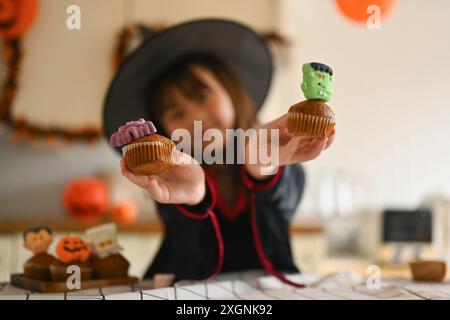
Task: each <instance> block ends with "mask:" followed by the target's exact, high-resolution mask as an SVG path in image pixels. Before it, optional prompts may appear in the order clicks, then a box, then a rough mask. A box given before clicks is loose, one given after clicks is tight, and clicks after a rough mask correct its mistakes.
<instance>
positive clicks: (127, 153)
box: [122, 142, 173, 168]
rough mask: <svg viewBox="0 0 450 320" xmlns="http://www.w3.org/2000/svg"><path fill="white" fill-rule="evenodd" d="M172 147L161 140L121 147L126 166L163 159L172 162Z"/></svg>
mask: <svg viewBox="0 0 450 320" xmlns="http://www.w3.org/2000/svg"><path fill="white" fill-rule="evenodd" d="M172 149H173V147H172V146H171V145H170V144H167V143H163V142H137V143H132V144H130V145H127V146H125V147H124V148H123V149H122V153H123V156H124V158H125V160H126V162H127V166H129V167H131V168H132V167H136V166H139V165H141V164H145V163H149V162H156V161H163V162H169V163H170V162H172Z"/></svg>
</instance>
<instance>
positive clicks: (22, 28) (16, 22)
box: [0, 0, 38, 38]
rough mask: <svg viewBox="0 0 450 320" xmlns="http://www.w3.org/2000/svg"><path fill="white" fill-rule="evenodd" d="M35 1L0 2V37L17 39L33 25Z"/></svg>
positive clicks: (0, 0)
mask: <svg viewBox="0 0 450 320" xmlns="http://www.w3.org/2000/svg"><path fill="white" fill-rule="evenodd" d="M37 11H38V2H37V0H0V37H2V38H18V37H20V36H21V35H23V34H24V33H25V32H26V31H27V30H28V28H29V27H30V26H31V24H32V23H33V21H34V19H35V17H36V15H37Z"/></svg>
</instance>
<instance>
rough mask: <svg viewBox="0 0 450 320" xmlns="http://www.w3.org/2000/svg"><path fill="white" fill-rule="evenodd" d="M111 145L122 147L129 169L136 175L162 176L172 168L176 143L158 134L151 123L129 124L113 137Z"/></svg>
mask: <svg viewBox="0 0 450 320" xmlns="http://www.w3.org/2000/svg"><path fill="white" fill-rule="evenodd" d="M110 144H111V145H112V146H113V147H122V154H123V157H124V159H125V162H126V164H127V167H128V169H129V170H130V172H131V173H133V174H135V175H155V174H160V173H163V172H165V171H167V170H168V169H169V168H170V167H171V166H172V152H173V150H174V148H175V143H174V142H173V141H172V140H170V139H168V138H166V137H163V136H161V135H158V134H156V128H155V126H154V125H153V123H152V122H151V121H145V120H144V119H139V120H137V121H130V122H127V123H126V124H125V125H123V126H121V127H119V129H118V131H117V132H115V133H113V134H112V135H111V138H110Z"/></svg>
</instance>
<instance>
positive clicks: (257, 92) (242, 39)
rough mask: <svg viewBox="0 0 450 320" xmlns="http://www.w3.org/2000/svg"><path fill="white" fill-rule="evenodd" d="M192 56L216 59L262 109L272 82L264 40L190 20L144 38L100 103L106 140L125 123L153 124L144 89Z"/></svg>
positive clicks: (242, 29) (232, 26) (234, 27)
mask: <svg viewBox="0 0 450 320" xmlns="http://www.w3.org/2000/svg"><path fill="white" fill-rule="evenodd" d="M191 53H197V54H198V53H200V54H207V55H212V56H215V57H216V58H218V59H220V60H221V62H222V63H224V64H225V66H227V67H228V68H229V69H230V70H231V72H233V74H234V75H235V76H236V77H237V78H238V79H239V81H240V82H241V83H242V85H243V86H244V87H245V89H246V90H247V92H248V94H249V95H250V97H251V98H252V99H253V102H254V103H255V105H256V107H257V108H258V109H259V108H261V106H262V104H263V102H264V100H265V98H266V95H267V93H268V91H269V86H270V82H271V78H272V58H271V55H270V52H269V50H268V48H267V46H266V44H265V42H264V40H263V39H262V38H261V37H260V36H259V35H258V34H256V33H255V32H254V31H253V30H251V29H250V28H248V27H246V26H244V25H242V24H240V23H237V22H233V21H230V20H221V19H207V20H195V21H190V22H187V23H183V24H180V25H177V26H174V27H172V28H170V29H167V30H165V31H162V32H160V33H156V34H155V35H152V36H150V37H148V38H147V39H145V40H144V42H143V43H142V44H141V46H140V47H139V48H138V49H136V50H135V51H134V52H133V53H132V54H130V55H129V56H128V57H127V58H126V60H125V61H124V62H123V63H122V65H121V66H120V68H119V70H118V71H117V73H116V75H115V77H114V79H113V81H112V83H111V85H110V87H109V90H108V92H107V95H106V99H105V103H104V109H103V128H104V132H105V136H106V138H107V139H108V140H109V138H110V136H111V135H112V134H113V133H114V132H115V131H116V130H117V128H118V127H119V126H121V125H123V124H124V123H125V122H127V121H131V120H137V119H139V118H144V119H147V120H152V119H149V118H148V108H150V106H149V105H148V102H147V101H146V99H145V89H146V88H147V87H148V85H149V83H151V81H152V80H153V79H154V78H155V77H157V76H158V75H159V73H160V72H162V71H163V70H165V69H166V68H168V67H169V66H170V65H171V64H173V63H174V62H176V61H177V60H178V59H180V58H182V57H183V56H186V55H189V54H191ZM118 151H119V150H118Z"/></svg>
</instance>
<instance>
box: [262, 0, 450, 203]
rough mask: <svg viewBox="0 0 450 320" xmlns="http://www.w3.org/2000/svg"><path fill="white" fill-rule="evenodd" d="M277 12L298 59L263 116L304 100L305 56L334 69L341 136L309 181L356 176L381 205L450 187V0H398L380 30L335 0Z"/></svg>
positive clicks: (303, 1) (291, 4)
mask: <svg viewBox="0 0 450 320" xmlns="http://www.w3.org/2000/svg"><path fill="white" fill-rule="evenodd" d="M280 12H281V14H282V19H280V23H281V30H282V31H284V32H286V33H288V34H289V35H290V36H291V37H292V38H293V40H295V43H296V45H295V48H294V49H293V52H292V55H291V59H292V60H291V62H292V65H291V68H289V70H281V71H280V72H279V78H278V79H277V81H276V83H275V88H276V89H278V90H279V93H277V94H280V95H281V96H280V97H278V98H277V99H273V101H276V102H278V103H279V106H278V107H275V106H273V108H269V109H268V110H265V114H264V118H266V119H268V118H271V117H274V116H275V115H277V114H282V113H283V112H285V111H286V109H287V108H288V107H289V105H291V104H293V103H295V102H296V101H299V100H300V99H303V96H302V94H301V91H300V89H299V85H300V82H301V65H302V64H303V63H304V62H308V61H322V62H324V63H327V64H329V65H331V66H332V67H333V68H334V70H335V77H334V97H333V99H332V101H330V103H329V104H330V106H332V107H333V109H334V111H335V113H336V116H337V139H336V142H335V144H334V145H333V147H332V149H330V150H329V151H327V152H326V153H325V154H324V155H323V156H322V157H321V158H320V159H318V160H316V161H314V162H311V163H308V164H307V169H308V173H309V176H310V178H311V179H310V182H311V180H312V183H314V179H316V178H317V177H318V176H319V175H320V174H321V173H322V172H340V174H344V175H345V174H347V175H350V176H351V177H352V179H354V180H357V181H358V182H359V183H361V184H362V185H363V186H365V188H366V190H367V191H366V192H365V194H364V196H365V197H366V200H367V201H368V203H371V204H373V205H375V206H385V205H394V206H415V205H417V204H418V203H419V202H420V201H421V199H422V198H423V197H424V196H425V195H427V194H428V193H432V192H438V193H445V194H446V195H448V196H450V143H449V141H448V137H450V124H449V120H450V103H449V101H450V41H449V32H450V19H449V18H448V15H449V13H450V2H449V1H445V0H436V1H420V0H408V1H399V4H398V6H397V7H396V8H395V10H394V12H393V14H392V15H391V16H390V18H389V19H388V20H387V21H385V22H384V23H383V24H382V28H381V30H368V29H367V28H366V27H365V26H364V25H363V26H358V25H355V24H353V23H351V22H349V21H347V20H346V19H344V18H343V16H342V15H340V14H339V13H338V12H337V9H336V7H335V5H334V3H333V1H324V0H320V1H310V0H284V1H283V2H282V7H281V10H280ZM271 107H272V106H271ZM312 191H313V188H309V189H308V190H307V195H306V198H305V202H304V208H305V210H306V209H307V208H310V207H312V206H309V204H310V202H311V201H310V200H311V199H313V197H314V195H312V194H311V192H312ZM308 203H309V204H308Z"/></svg>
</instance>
